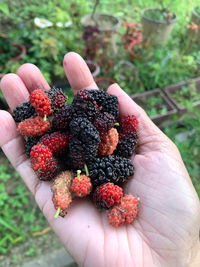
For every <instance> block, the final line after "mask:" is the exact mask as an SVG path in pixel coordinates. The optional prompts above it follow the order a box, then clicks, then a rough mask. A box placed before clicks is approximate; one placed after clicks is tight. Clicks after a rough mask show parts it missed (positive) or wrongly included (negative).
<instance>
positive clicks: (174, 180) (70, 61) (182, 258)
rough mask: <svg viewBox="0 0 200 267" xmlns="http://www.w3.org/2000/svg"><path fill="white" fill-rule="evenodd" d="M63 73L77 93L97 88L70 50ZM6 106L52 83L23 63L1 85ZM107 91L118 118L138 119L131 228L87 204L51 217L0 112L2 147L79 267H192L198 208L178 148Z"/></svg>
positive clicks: (44, 192) (47, 200) (46, 190)
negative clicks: (135, 202) (117, 108)
mask: <svg viewBox="0 0 200 267" xmlns="http://www.w3.org/2000/svg"><path fill="white" fill-rule="evenodd" d="M64 69H65V72H66V75H67V78H68V80H69V82H70V84H71V86H72V88H73V90H74V92H76V90H79V89H83V88H86V89H96V88H97V86H96V84H95V83H94V81H93V78H92V76H91V74H90V72H89V70H88V68H87V66H86V64H85V62H84V61H83V60H82V58H81V57H80V56H78V55H77V54H75V53H69V54H67V55H66V56H65V59H64ZM1 88H2V91H3V94H4V96H5V98H6V100H7V102H8V104H9V106H10V108H11V109H13V108H15V107H16V106H17V105H19V104H21V103H22V102H24V101H26V100H28V98H29V93H30V92H31V91H32V90H34V89H36V88H41V89H48V88H49V85H48V84H47V82H46V81H45V79H44V78H43V76H42V74H41V72H40V71H39V69H38V68H37V67H36V66H34V65H32V64H24V65H22V66H21V67H20V68H19V70H18V75H15V74H7V75H5V76H4V78H3V79H2V81H1ZM108 92H109V93H111V94H115V95H117V96H118V99H119V104H120V114H121V115H123V114H134V115H136V117H137V118H138V120H139V129H138V133H139V147H138V151H137V154H136V155H135V157H133V159H132V161H133V164H134V166H135V174H134V177H131V178H130V180H129V181H128V182H127V183H126V184H125V186H124V191H125V193H130V194H133V195H138V196H139V197H140V200H141V201H140V212H139V215H138V217H137V219H136V220H135V221H134V223H132V224H130V225H127V226H121V227H119V228H117V229H116V228H114V227H112V226H110V225H109V224H108V220H107V216H106V212H99V211H98V210H97V209H96V208H95V207H94V205H93V204H92V203H91V202H90V201H89V200H87V199H86V200H81V201H79V200H74V201H73V203H72V205H71V208H70V209H69V212H68V214H67V215H66V216H65V218H61V217H59V218H58V219H54V214H55V209H54V206H53V203H52V200H51V198H52V193H51V189H50V183H49V182H41V181H39V180H38V178H37V177H36V175H35V174H34V172H33V171H32V169H31V168H30V162H29V160H28V159H27V157H26V155H25V152H24V143H23V138H22V137H21V136H19V134H18V133H17V131H16V125H15V122H14V120H13V119H12V117H11V115H10V114H9V113H7V112H5V111H1V112H0V133H1V134H0V145H1V147H2V149H3V151H4V153H5V154H6V155H7V157H8V159H9V160H10V161H11V163H12V164H13V166H14V167H15V168H16V170H17V171H18V172H19V173H20V175H21V177H22V178H23V180H24V181H25V183H26V184H27V186H28V188H29V189H30V191H31V192H32V193H33V194H34V195H35V199H36V201H37V203H38V205H39V207H40V208H41V210H42V211H43V213H44V215H45V217H46V218H47V220H48V222H49V223H50V225H51V227H52V228H53V230H54V231H55V232H56V234H57V235H58V237H59V238H60V239H61V241H62V242H63V244H64V246H65V247H66V249H67V250H68V251H69V252H70V253H71V255H72V256H73V257H74V259H75V260H76V262H77V263H78V264H79V265H80V266H109V267H112V266H120V267H123V266H126V267H129V266H137V267H140V266H147V267H151V266H162V267H165V266H166V267H167V266H171V267H173V266H178V267H179V266H190V265H189V264H190V262H191V259H193V258H194V257H195V255H196V253H197V252H196V251H197V249H198V247H199V239H198V236H199V226H200V212H199V210H200V205H199V200H198V197H197V195H196V192H195V190H194V188H193V185H192V183H191V180H190V178H189V176H188V173H187V171H186V169H185V167H184V164H183V162H182V159H181V157H180V154H179V152H178V150H177V148H176V146H175V145H174V144H173V143H172V142H171V141H170V140H169V139H168V138H167V137H166V136H165V135H164V134H163V133H162V132H161V131H160V130H159V129H158V128H157V127H156V126H155V125H154V124H153V123H152V121H151V120H150V119H149V118H148V117H147V115H146V114H145V112H144V111H143V110H142V109H141V108H140V107H139V106H138V105H137V104H135V103H134V102H133V101H132V100H131V99H130V98H129V97H128V96H127V95H126V94H125V93H124V92H123V91H122V90H121V89H120V88H119V86H118V85H117V84H113V85H111V86H110V87H109V89H108Z"/></svg>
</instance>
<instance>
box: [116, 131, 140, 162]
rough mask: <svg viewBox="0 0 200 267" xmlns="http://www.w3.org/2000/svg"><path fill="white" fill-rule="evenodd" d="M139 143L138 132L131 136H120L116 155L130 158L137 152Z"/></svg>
mask: <svg viewBox="0 0 200 267" xmlns="http://www.w3.org/2000/svg"><path fill="white" fill-rule="evenodd" d="M137 143H138V135H137V133H136V132H133V133H132V134H131V135H125V134H120V135H119V143H118V145H117V148H116V150H115V152H114V153H115V154H116V155H118V156H121V157H125V158H127V157H130V156H132V154H133V152H134V151H135V150H136V147H137Z"/></svg>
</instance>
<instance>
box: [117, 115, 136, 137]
mask: <svg viewBox="0 0 200 267" xmlns="http://www.w3.org/2000/svg"><path fill="white" fill-rule="evenodd" d="M137 127H138V120H137V119H136V117H135V116H134V115H131V116H130V115H127V116H124V117H123V118H122V119H121V120H120V133H122V134H125V135H127V134H128V135H132V134H133V135H134V134H135V132H136V130H137Z"/></svg>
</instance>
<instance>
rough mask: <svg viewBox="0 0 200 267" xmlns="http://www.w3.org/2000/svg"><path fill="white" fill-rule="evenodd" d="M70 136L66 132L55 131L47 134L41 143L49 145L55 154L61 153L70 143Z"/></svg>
mask: <svg viewBox="0 0 200 267" xmlns="http://www.w3.org/2000/svg"><path fill="white" fill-rule="evenodd" d="M69 139H70V136H69V135H67V134H65V133H60V132H54V133H52V134H45V135H44V136H43V137H42V138H41V139H40V143H41V144H43V145H45V146H47V147H48V148H49V149H50V150H51V152H52V153H53V154H60V153H62V152H63V151H64V149H65V148H66V147H67V145H68V143H69Z"/></svg>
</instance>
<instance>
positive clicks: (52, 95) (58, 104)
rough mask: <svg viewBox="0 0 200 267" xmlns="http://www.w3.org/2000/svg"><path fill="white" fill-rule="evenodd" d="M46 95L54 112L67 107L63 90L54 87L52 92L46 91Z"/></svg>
mask: <svg viewBox="0 0 200 267" xmlns="http://www.w3.org/2000/svg"><path fill="white" fill-rule="evenodd" d="M45 94H46V95H47V96H48V98H49V99H50V101H51V107H52V109H53V110H57V109H60V108H62V107H63V106H64V105H65V102H66V100H67V98H66V96H65V94H64V93H63V92H62V90H61V89H59V88H55V87H53V88H51V89H50V90H46V91H45Z"/></svg>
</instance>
